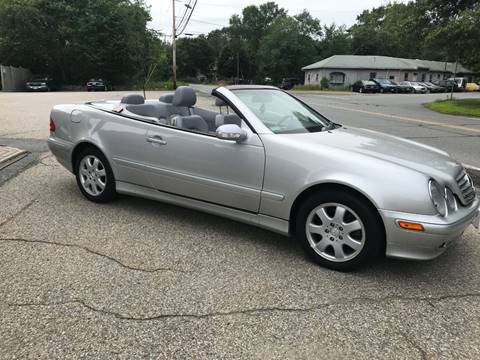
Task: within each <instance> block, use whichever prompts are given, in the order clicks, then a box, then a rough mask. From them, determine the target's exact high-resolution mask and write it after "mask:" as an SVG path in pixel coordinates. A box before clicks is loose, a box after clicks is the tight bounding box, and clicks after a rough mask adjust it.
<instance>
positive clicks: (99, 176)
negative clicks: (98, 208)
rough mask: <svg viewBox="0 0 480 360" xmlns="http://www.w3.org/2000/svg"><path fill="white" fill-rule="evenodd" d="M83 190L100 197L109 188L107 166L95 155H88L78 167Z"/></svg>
mask: <svg viewBox="0 0 480 360" xmlns="http://www.w3.org/2000/svg"><path fill="white" fill-rule="evenodd" d="M78 172H79V176H80V183H81V185H82V188H83V189H84V190H85V191H86V192H87V193H88V194H89V195H92V196H99V195H100V194H101V193H102V192H103V191H104V190H105V187H106V186H107V173H106V170H105V166H104V165H103V163H102V162H101V161H100V159H99V158H97V157H96V156H94V155H87V156H85V157H84V158H83V159H82V160H81V161H80V165H79V167H78Z"/></svg>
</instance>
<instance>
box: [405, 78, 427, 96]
mask: <svg viewBox="0 0 480 360" xmlns="http://www.w3.org/2000/svg"><path fill="white" fill-rule="evenodd" d="M400 85H406V86H410V87H411V88H412V89H413V90H414V91H415V93H421V94H425V93H426V92H427V90H428V89H427V88H426V87H425V86H423V85H420V83H418V82H416V81H402V82H401V83H400Z"/></svg>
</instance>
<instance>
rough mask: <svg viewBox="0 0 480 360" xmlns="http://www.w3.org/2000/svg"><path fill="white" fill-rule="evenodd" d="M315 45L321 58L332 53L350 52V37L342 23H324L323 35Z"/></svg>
mask: <svg viewBox="0 0 480 360" xmlns="http://www.w3.org/2000/svg"><path fill="white" fill-rule="evenodd" d="M317 47H318V49H319V53H320V58H322V59H325V58H328V57H330V56H332V55H342V54H351V51H352V39H351V36H350V34H349V33H348V31H347V29H346V27H345V26H344V25H342V26H337V25H335V24H331V25H324V27H323V36H322V39H321V41H320V42H319V44H318V46H317Z"/></svg>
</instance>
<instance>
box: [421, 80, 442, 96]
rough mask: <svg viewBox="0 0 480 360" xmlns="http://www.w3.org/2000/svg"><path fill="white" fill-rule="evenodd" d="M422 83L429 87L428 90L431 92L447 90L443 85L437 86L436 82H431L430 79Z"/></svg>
mask: <svg viewBox="0 0 480 360" xmlns="http://www.w3.org/2000/svg"><path fill="white" fill-rule="evenodd" d="M420 84H421V85H423V86H425V87H426V88H427V92H431V93H439V92H445V89H444V88H443V87H441V86H437V85H435V84H434V83H431V82H429V81H424V82H421V83H420Z"/></svg>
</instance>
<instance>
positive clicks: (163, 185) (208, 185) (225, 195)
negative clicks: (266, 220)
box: [143, 124, 265, 212]
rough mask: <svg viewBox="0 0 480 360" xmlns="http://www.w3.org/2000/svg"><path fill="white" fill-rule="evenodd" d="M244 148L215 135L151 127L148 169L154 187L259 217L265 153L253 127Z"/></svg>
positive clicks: (147, 145) (249, 131) (165, 127)
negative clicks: (257, 213) (244, 211)
mask: <svg viewBox="0 0 480 360" xmlns="http://www.w3.org/2000/svg"><path fill="white" fill-rule="evenodd" d="M244 127H245V128H246V130H247V132H248V138H247V140H245V141H244V142H242V143H236V142H234V141H227V140H220V139H218V138H217V137H215V136H213V135H211V134H205V133H198V132H194V131H189V130H184V129H179V128H174V127H168V126H161V125H154V124H151V125H149V128H148V131H147V134H146V138H145V144H146V147H145V153H144V159H143V167H144V169H145V173H146V174H147V177H148V180H149V182H150V184H151V186H152V187H154V188H156V189H158V190H160V191H163V192H168V193H172V194H176V195H181V196H185V197H189V198H193V199H197V200H203V201H208V202H210V203H214V204H219V205H224V206H228V207H231V208H236V209H241V210H246V211H251V212H258V209H259V206H260V193H261V190H262V185H263V173H264V164H265V153H264V148H263V145H262V142H261V141H260V138H259V137H258V135H256V134H254V133H253V132H252V131H251V130H250V129H249V128H248V127H246V126H245V125H244Z"/></svg>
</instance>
